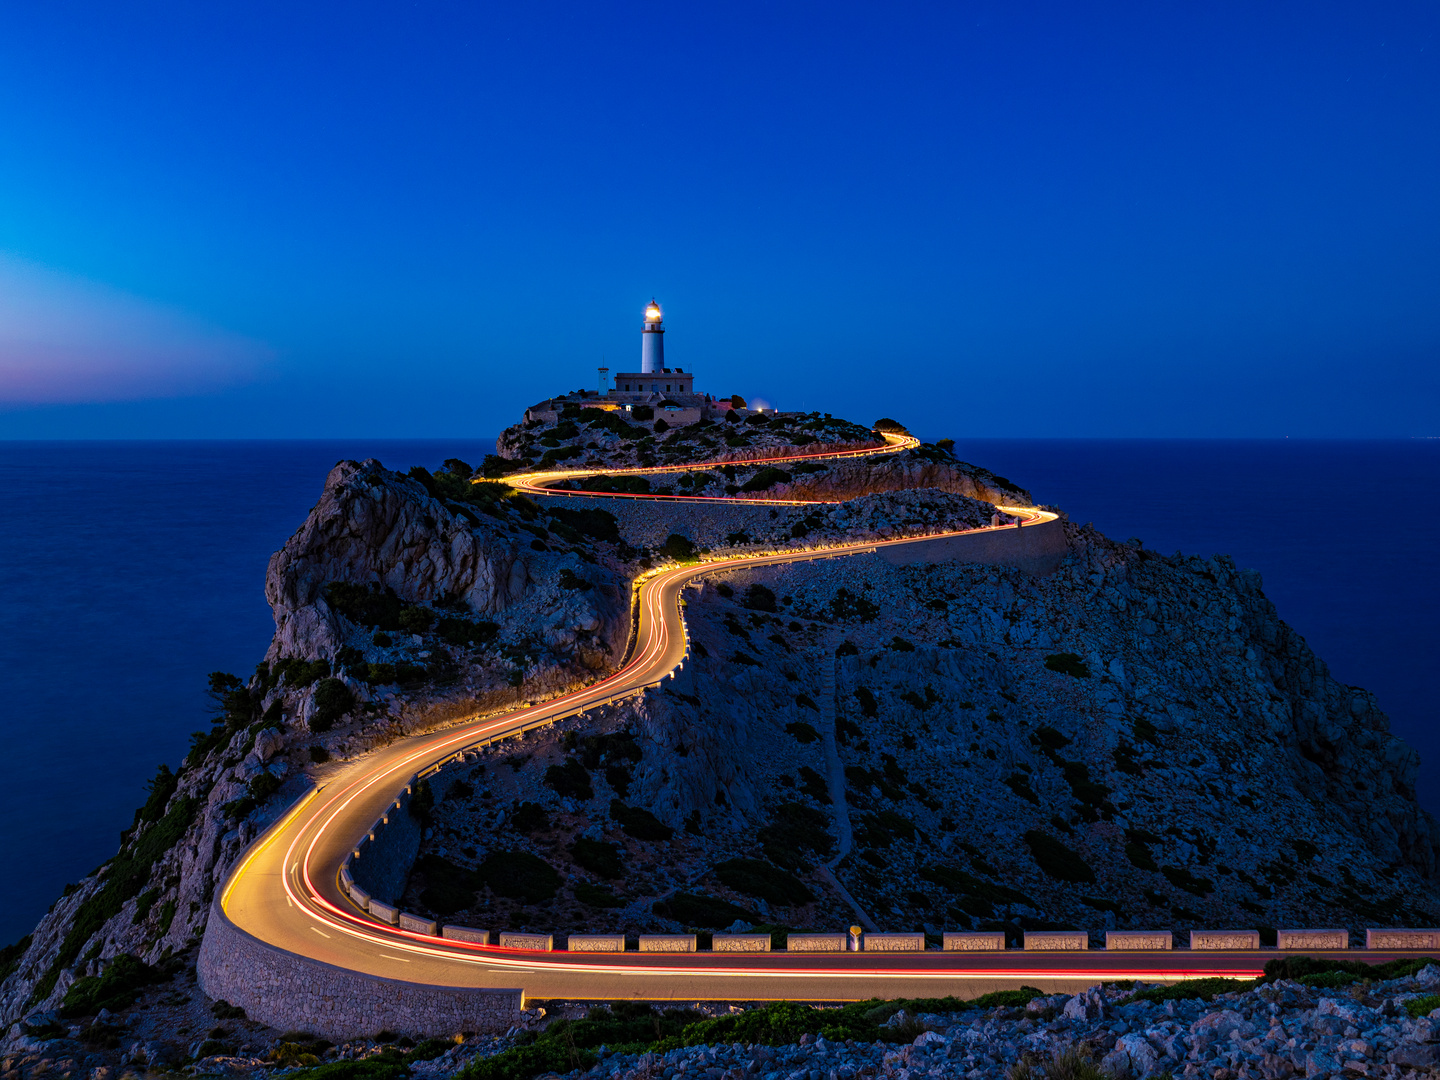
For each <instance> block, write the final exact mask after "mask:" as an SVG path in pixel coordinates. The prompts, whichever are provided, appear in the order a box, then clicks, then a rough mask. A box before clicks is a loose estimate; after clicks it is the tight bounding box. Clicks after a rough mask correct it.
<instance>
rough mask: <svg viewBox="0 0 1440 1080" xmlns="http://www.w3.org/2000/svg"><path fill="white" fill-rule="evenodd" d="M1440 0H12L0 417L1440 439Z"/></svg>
mask: <svg viewBox="0 0 1440 1080" xmlns="http://www.w3.org/2000/svg"><path fill="white" fill-rule="evenodd" d="M1437 29H1440V7H1437V6H1436V5H1435V4H1433V3H1428V2H1426V3H1410V4H1406V3H1366V4H1354V3H1352V4H1346V5H1334V4H1316V3H1311V2H1306V3H1298V2H1296V3H1273V4H1257V3H1254V2H1253V0H1248V2H1243V3H1207V4H1198V3H1191V4H1178V3H1173V2H1165V0H1145V2H1137V3H1113V4H1091V5H1074V4H1058V3H1057V4H1053V5H1038V4H1025V3H1015V2H1006V3H956V4H948V3H934V4H908V5H907V4H893V3H892V4H845V3H835V2H833V0H832V2H826V3H823V4H822V3H816V4H812V5H798V4H775V3H769V2H767V3H763V4H759V3H757V4H752V5H746V4H741V3H730V4H724V5H707V6H702V5H684V4H673V5H660V4H651V5H646V4H632V5H620V4H610V5H593V4H579V3H575V4H546V3H523V2H512V3H505V4H489V5H477V4H470V3H464V4H462V3H456V4H439V3H418V4H407V5H401V4H397V3H385V4H367V3H354V2H347V3H344V4H339V3H336V4H320V3H316V4H301V5H297V4H293V3H286V4H278V3H257V2H254V0H246V2H244V3H227V2H209V3H204V4H181V3H176V2H171V3H164V4H156V3H143V2H141V3H134V4H115V3H106V4H99V3H72V2H65V0H50V2H47V3H44V4H28V5H18V4H13V5H6V6H5V7H4V8H0V117H3V121H0V437H4V436H9V437H17V436H18V437H37V436H38V437H46V436H66V437H76V436H150V437H156V436H159V437H165V436H199V437H206V436H232V435H233V436H242V435H244V436H272V435H276V436H279V435H285V436H349V435H361V434H363V435H367V436H420V435H454V436H460V435H475V434H489V433H493V432H495V431H496V430H498V429H499V428H500V427H501V426H503V425H504V424H505V423H508V422H510V421H512V420H513V419H514V418H515V417H516V415H517V413H518V412H519V410H520V409H521V408H522V407H523V406H524V405H526V404H528V403H529V402H531V401H533V400H535V399H538V398H540V397H542V396H545V395H547V394H549V393H553V392H555V391H558V390H561V389H566V388H573V387H576V386H580V385H590V384H591V381H592V379H593V378H594V368H595V366H596V365H597V364H598V363H599V362H600V360H601V357H602V356H604V357H606V358H607V360H608V362H609V364H610V366H611V367H612V368H616V367H621V366H628V365H629V364H631V363H633V362H634V361H635V360H636V359H637V357H638V349H639V342H638V340H637V338H638V329H639V323H640V316H641V309H642V307H643V305H644V303H645V302H646V301H647V300H649V299H650V297H651V296H652V295H654V296H656V297H658V298H659V299H660V300H661V302H662V303H663V304H664V305H665V308H666V315H667V326H668V327H669V328H670V332H669V335H668V338H667V354H668V356H669V358H670V360H671V363H672V364H678V365H680V366H682V367H685V368H687V369H693V370H695V371H696V372H698V373H699V375H700V379H699V383H700V385H701V386H702V387H703V388H705V389H709V390H711V391H713V392H716V393H721V394H730V393H736V392H738V393H742V394H745V395H746V396H761V397H763V398H765V399H767V400H770V401H772V402H775V403H777V404H779V405H780V406H781V407H783V408H795V407H800V406H805V407H808V408H821V409H824V410H826V411H832V412H834V413H836V414H841V415H847V416H853V417H854V418H856V419H861V420H871V419H874V418H875V417H877V416H880V415H882V414H884V415H893V416H896V417H898V418H901V419H904V420H906V421H908V422H909V423H910V424H911V425H912V426H913V427H915V428H916V429H917V430H921V431H924V432H927V433H932V434H936V435H938V434H942V433H945V432H947V431H948V432H950V433H951V434H954V435H957V436H961V435H971V436H983V435H1079V436H1084V435H1121V436H1125V435H1158V436H1165V435H1192V436H1211V435H1216V436H1229V435H1256V436H1283V435H1294V436H1316V435H1333V436H1359V435H1370V436H1408V435H1440V376H1437V373H1436V372H1437V359H1440V197H1437V193H1440V66H1437V61H1440V36H1437Z"/></svg>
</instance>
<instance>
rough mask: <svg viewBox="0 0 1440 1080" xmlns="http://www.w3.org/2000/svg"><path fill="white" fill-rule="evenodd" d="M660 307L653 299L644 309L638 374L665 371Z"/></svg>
mask: <svg viewBox="0 0 1440 1080" xmlns="http://www.w3.org/2000/svg"><path fill="white" fill-rule="evenodd" d="M662 318H663V316H662V315H661V314H660V305H659V304H657V303H656V302H655V301H654V300H653V299H652V300H651V301H650V306H649V307H647V308H646V309H645V327H644V329H643V330H641V331H640V373H641V374H642V375H651V374H655V373H656V372H661V371H664V370H665V324H664V323H663V322H662V321H661V319H662Z"/></svg>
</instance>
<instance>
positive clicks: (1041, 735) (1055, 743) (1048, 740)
mask: <svg viewBox="0 0 1440 1080" xmlns="http://www.w3.org/2000/svg"><path fill="white" fill-rule="evenodd" d="M1030 741H1031V742H1033V743H1035V744H1037V745H1039V746H1042V747H1044V748H1045V749H1046V750H1062V749H1064V748H1065V747H1067V746H1069V745H1070V740H1069V739H1068V738H1067V737H1066V736H1064V735H1062V734H1061V733H1060V732H1058V731H1056V730H1055V729H1054V728H1053V727H1051V726H1050V725H1049V724H1041V725H1040V726H1039V727H1038V728H1036V729H1035V734H1033V735H1031V736H1030Z"/></svg>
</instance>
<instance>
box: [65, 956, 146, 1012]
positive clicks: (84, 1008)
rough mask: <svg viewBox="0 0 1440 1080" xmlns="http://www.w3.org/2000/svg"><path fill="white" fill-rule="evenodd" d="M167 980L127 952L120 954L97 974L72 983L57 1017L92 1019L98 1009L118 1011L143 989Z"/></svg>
mask: <svg viewBox="0 0 1440 1080" xmlns="http://www.w3.org/2000/svg"><path fill="white" fill-rule="evenodd" d="M169 978H170V976H169V975H166V974H165V973H164V972H162V971H161V970H160V969H159V968H153V967H151V966H150V965H149V964H146V963H145V962H144V961H142V960H139V959H137V958H136V957H133V956H131V955H129V954H128V953H121V954H120V955H119V956H117V957H115V959H113V960H111V961H110V963H109V964H107V965H106V966H105V970H104V971H103V972H101V973H100V974H99V975H86V976H84V977H82V978H79V979H76V980H75V982H74V983H73V984H72V985H71V987H70V989H69V990H67V991H66V992H65V1001H64V1004H63V1005H61V1007H60V1015H61V1016H63V1017H66V1018H67V1019H68V1018H72V1017H76V1016H94V1015H95V1014H96V1013H98V1012H99V1011H100V1010H101V1009H109V1010H110V1011H111V1012H119V1011H120V1010H121V1009H124V1008H127V1007H128V1006H130V1005H132V1004H134V1002H135V999H136V998H138V997H139V996H140V991H141V990H143V989H144V988H145V987H147V986H151V985H153V984H155V983H158V982H165V981H166V980H168V979H169Z"/></svg>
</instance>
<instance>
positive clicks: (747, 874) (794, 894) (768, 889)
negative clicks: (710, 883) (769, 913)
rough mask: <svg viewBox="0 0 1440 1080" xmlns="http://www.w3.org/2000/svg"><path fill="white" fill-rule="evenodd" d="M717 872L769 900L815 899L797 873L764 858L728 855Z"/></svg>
mask: <svg viewBox="0 0 1440 1080" xmlns="http://www.w3.org/2000/svg"><path fill="white" fill-rule="evenodd" d="M715 876H716V877H717V878H719V879H720V881H721V882H722V883H723V884H724V885H726V886H727V887H729V888H731V889H734V890H735V891H736V892H738V893H744V894H745V895H746V896H758V897H759V898H760V899H761V900H764V901H765V902H766V903H769V904H791V905H793V904H808V903H809V902H810V901H811V900H814V899H815V894H814V893H812V892H811V891H810V890H809V889H808V888H807V887H806V886H805V883H804V882H803V881H801V880H800V879H799V878H797V877H795V875H793V874H790V873H787V872H786V871H784V870H781V869H780V868H779V867H777V866H771V865H770V864H769V863H768V862H764V861H763V860H760V859H727V860H726V861H725V862H722V863H719V864H718V865H717V866H716V867H715Z"/></svg>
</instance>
